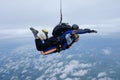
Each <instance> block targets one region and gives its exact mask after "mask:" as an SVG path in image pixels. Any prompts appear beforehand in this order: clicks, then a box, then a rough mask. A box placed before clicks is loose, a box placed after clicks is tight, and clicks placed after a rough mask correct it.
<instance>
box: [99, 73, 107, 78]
mask: <svg viewBox="0 0 120 80" xmlns="http://www.w3.org/2000/svg"><path fill="white" fill-rule="evenodd" d="M106 75H107V73H106V72H100V73H99V74H98V76H97V77H98V78H100V77H105V76H106Z"/></svg>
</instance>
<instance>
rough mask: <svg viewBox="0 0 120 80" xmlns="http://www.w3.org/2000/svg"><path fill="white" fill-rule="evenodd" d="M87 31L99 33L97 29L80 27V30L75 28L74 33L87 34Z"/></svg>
mask: <svg viewBox="0 0 120 80" xmlns="http://www.w3.org/2000/svg"><path fill="white" fill-rule="evenodd" d="M85 33H97V31H96V30H90V29H78V30H74V31H73V33H72V34H85Z"/></svg>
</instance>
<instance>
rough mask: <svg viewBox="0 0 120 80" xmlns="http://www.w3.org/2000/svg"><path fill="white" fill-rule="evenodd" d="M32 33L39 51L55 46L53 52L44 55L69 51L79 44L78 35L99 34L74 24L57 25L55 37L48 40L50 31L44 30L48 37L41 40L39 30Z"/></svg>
mask: <svg viewBox="0 0 120 80" xmlns="http://www.w3.org/2000/svg"><path fill="white" fill-rule="evenodd" d="M30 30H31V31H32V33H33V34H34V37H35V44H36V48H37V50H38V51H44V50H45V49H48V48H51V47H52V46H55V47H56V48H54V49H53V50H52V51H48V52H46V53H45V52H42V54H49V53H54V52H60V51H62V50H65V49H68V48H70V47H71V46H72V44H73V43H75V42H77V41H78V40H79V35H78V34H85V33H97V31H95V30H90V29H79V26H78V25H76V24H74V25H72V26H70V25H68V24H66V23H61V24H59V25H57V26H56V27H55V28H54V29H53V32H52V34H53V36H52V37H50V38H48V36H47V35H48V31H47V30H42V31H43V32H44V34H45V35H46V37H47V38H46V39H42V38H40V37H39V36H38V35H37V34H38V32H39V31H38V30H36V29H34V28H30Z"/></svg>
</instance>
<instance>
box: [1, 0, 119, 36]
mask: <svg viewBox="0 0 120 80" xmlns="http://www.w3.org/2000/svg"><path fill="white" fill-rule="evenodd" d="M62 3H63V4H62V8H63V9H62V11H63V22H68V23H69V24H71V25H72V24H74V23H76V24H78V25H80V27H82V28H86V27H88V28H92V29H97V30H98V31H100V32H101V33H100V34H105V35H106V34H116V33H120V5H119V3H120V0H63V1H62ZM59 9H60V0H0V29H1V30H2V31H1V32H0V36H3V37H5V36H7V37H8V36H9V37H11V36H15V34H13V32H15V33H16V35H18V36H20V35H24V34H25V35H31V34H30V31H29V30H28V29H29V27H35V28H37V29H39V30H40V29H42V28H43V27H45V28H47V29H49V30H52V29H53V28H54V26H55V25H56V24H58V23H59V20H60V12H59Z"/></svg>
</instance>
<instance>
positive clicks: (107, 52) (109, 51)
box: [102, 49, 111, 55]
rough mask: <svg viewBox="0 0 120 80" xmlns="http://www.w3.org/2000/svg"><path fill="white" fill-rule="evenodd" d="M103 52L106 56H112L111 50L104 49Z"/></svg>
mask: <svg viewBox="0 0 120 80" xmlns="http://www.w3.org/2000/svg"><path fill="white" fill-rule="evenodd" d="M102 52H103V54H105V55H110V54H111V50H110V49H102Z"/></svg>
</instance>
